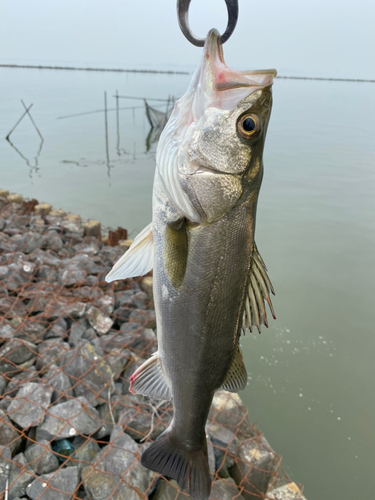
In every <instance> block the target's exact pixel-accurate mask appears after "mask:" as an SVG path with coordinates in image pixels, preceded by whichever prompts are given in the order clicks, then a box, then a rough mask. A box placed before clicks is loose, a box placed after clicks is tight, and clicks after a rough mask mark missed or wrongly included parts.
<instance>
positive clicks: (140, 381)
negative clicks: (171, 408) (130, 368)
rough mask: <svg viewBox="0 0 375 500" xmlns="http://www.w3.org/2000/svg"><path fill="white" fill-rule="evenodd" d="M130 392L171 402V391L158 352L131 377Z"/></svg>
mask: <svg viewBox="0 0 375 500" xmlns="http://www.w3.org/2000/svg"><path fill="white" fill-rule="evenodd" d="M130 392H132V393H133V394H143V396H152V397H155V398H160V399H165V400H167V401H169V400H170V399H171V397H172V395H171V390H170V387H169V385H168V384H167V381H166V380H165V377H164V373H163V369H162V366H161V362H160V359H159V354H158V353H157V352H156V353H155V354H153V355H152V356H151V357H150V358H149V359H148V360H147V361H145V362H144V363H143V365H141V366H140V367H139V368H138V370H136V371H135V372H134V373H133V375H132V376H131V377H130Z"/></svg>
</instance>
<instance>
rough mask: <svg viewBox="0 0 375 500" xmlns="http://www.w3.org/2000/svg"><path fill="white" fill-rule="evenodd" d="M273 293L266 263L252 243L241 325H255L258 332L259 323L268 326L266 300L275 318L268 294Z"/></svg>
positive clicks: (245, 326) (250, 326) (246, 326)
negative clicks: (252, 248)
mask: <svg viewBox="0 0 375 500" xmlns="http://www.w3.org/2000/svg"><path fill="white" fill-rule="evenodd" d="M271 293H272V294H273V295H275V291H274V289H273V286H272V283H271V280H270V279H269V277H268V274H267V268H266V265H265V264H264V262H263V259H262V257H261V256H260V254H259V252H258V249H257V246H256V245H255V243H254V250H253V256H252V260H251V268H250V276H249V282H248V289H247V293H246V297H245V308H244V313H243V321H242V327H243V329H244V330H245V328H249V330H250V331H252V327H253V326H256V327H257V328H258V331H259V333H260V328H261V325H265V326H266V327H268V319H267V312H266V305H265V303H266V302H267V304H268V306H269V308H270V311H271V314H272V316H273V318H274V319H276V316H275V311H274V309H273V306H272V302H271V298H270V294H271Z"/></svg>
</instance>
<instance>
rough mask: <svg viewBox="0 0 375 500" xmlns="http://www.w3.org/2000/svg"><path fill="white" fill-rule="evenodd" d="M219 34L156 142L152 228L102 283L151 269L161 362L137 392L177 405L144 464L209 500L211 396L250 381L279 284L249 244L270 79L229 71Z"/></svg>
mask: <svg viewBox="0 0 375 500" xmlns="http://www.w3.org/2000/svg"><path fill="white" fill-rule="evenodd" d="M218 36H219V34H218V32H217V31H216V30H212V31H211V32H210V33H209V35H208V37H207V41H206V45H205V48H204V54H203V58H202V62H201V64H200V65H199V67H198V69H197V70H196V72H195V74H194V76H193V79H192V82H191V84H190V86H189V89H188V91H187V92H186V94H185V95H184V96H183V97H182V98H181V99H180V100H179V101H178V102H177V103H176V106H175V108H174V111H173V113H172V115H171V117H170V119H169V122H168V123H167V125H166V127H165V129H164V131H163V134H162V136H161V138H160V141H159V145H158V150H157V156H156V173H155V183H154V191H153V220H152V223H151V224H150V225H149V226H148V227H147V228H145V229H144V230H143V231H142V233H140V234H139V235H138V237H137V238H136V239H135V240H134V243H133V245H132V246H131V248H130V249H129V250H128V252H126V253H125V255H124V256H123V257H122V258H121V259H120V260H119V262H117V264H116V265H115V266H114V268H113V270H112V271H111V272H110V273H109V274H108V276H107V281H112V280H115V279H124V278H128V277H132V276H138V275H142V274H145V273H147V272H148V271H150V270H151V269H152V268H153V269H154V300H155V310H156V319H157V334H158V352H157V353H155V354H154V355H153V356H152V357H151V358H150V359H149V360H147V361H146V362H145V363H144V364H143V365H142V366H141V367H140V368H139V369H138V370H137V371H136V372H135V373H134V374H133V376H132V378H131V390H132V391H133V392H136V393H139V394H143V395H147V396H153V397H159V398H162V399H166V400H169V399H171V400H172V402H173V409H174V416H173V421H172V423H171V425H170V426H169V427H168V429H167V430H166V431H165V432H164V433H163V434H162V435H161V436H160V437H159V438H158V439H157V440H156V441H155V442H154V443H152V444H151V445H150V447H149V448H148V449H147V450H146V451H145V452H144V453H143V455H142V459H141V461H142V464H143V465H144V466H146V467H148V468H149V469H151V470H154V471H157V472H159V473H160V474H163V475H165V476H168V477H172V478H174V479H176V480H177V481H178V484H179V486H180V487H181V488H182V489H185V488H189V492H190V495H191V497H192V498H193V499H196V500H207V499H208V497H209V494H210V489H211V478H210V474H209V468H208V460H207V444H206V434H205V424H206V420H207V416H208V412H209V409H210V405H211V402H212V398H213V396H214V393H215V391H216V390H217V389H219V388H224V389H226V390H229V391H232V392H236V391H238V390H240V389H243V388H244V387H245V386H246V381H247V374H246V369H245V366H244V362H243V358H242V354H241V351H240V348H239V337H240V334H241V330H242V329H245V328H246V327H249V328H250V329H251V327H252V325H256V326H257V327H258V329H259V328H260V325H261V324H262V323H263V324H266V325H267V316H266V311H265V301H267V302H268V303H269V305H270V307H271V311H272V314H273V309H272V304H271V302H270V298H269V292H270V291H273V290H272V285H271V283H270V281H269V278H268V276H267V274H266V269H265V266H264V263H263V261H262V259H261V257H260V255H259V254H258V251H257V249H256V246H255V243H254V230H255V216H256V206H257V200H258V194H259V189H260V186H261V182H262V176H263V161H262V156H263V147H264V141H265V137H266V131H267V126H268V121H269V117H270V113H271V106H272V95H271V85H272V81H273V78H274V76H275V75H276V71H275V70H268V71H247V72H246V71H234V70H232V69H230V68H228V67H227V66H226V65H225V63H224V60H223V53H222V47H221V46H220V45H219V44H218Z"/></svg>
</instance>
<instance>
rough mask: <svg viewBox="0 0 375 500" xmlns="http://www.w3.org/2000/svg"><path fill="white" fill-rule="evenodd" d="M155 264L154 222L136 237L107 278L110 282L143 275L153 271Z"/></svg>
mask: <svg viewBox="0 0 375 500" xmlns="http://www.w3.org/2000/svg"><path fill="white" fill-rule="evenodd" d="M153 265H154V238H153V235H152V223H151V224H149V225H148V226H147V227H145V228H144V230H143V231H141V232H140V233H139V234H138V236H137V237H136V238H135V240H134V241H133V243H132V244H131V247H130V248H129V250H127V251H126V252H125V253H124V255H123V256H122V257H121V259H120V260H118V261H117V262H116V264H115V265H114V266H113V268H112V270H111V271H110V272H109V273H108V274H107V276H106V277H105V280H106V282H107V283H110V282H111V281H114V280H124V279H126V278H133V277H134V276H143V275H144V274H147V273H148V272H149V271H151V269H152V267H153Z"/></svg>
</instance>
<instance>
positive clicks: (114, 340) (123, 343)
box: [99, 330, 145, 353]
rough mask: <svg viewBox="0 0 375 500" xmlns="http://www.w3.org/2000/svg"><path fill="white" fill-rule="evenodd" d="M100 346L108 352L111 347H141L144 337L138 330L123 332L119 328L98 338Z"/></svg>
mask: <svg viewBox="0 0 375 500" xmlns="http://www.w3.org/2000/svg"><path fill="white" fill-rule="evenodd" d="M99 344H100V347H101V348H102V349H103V351H104V352H108V353H110V352H111V351H112V349H121V348H127V349H141V348H142V347H144V344H145V339H144V337H143V336H142V335H141V334H140V333H139V332H137V331H136V332H133V333H123V332H122V331H121V330H120V331H116V332H115V333H113V334H111V335H105V336H103V337H101V338H100V339H99Z"/></svg>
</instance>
